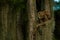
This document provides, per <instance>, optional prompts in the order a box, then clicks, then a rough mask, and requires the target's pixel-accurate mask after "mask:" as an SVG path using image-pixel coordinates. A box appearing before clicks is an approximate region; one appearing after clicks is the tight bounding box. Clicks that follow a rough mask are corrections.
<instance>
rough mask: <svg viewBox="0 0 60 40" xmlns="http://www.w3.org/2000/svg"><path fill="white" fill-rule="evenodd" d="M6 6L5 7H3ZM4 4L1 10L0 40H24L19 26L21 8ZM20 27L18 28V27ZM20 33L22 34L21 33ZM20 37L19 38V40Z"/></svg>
mask: <svg viewBox="0 0 60 40" xmlns="http://www.w3.org/2000/svg"><path fill="white" fill-rule="evenodd" d="M3 5H4V6H3ZM15 7H16V6H14V5H13V6H9V4H2V6H1V8H0V10H1V12H0V19H1V20H0V26H1V27H0V40H22V39H23V38H22V32H21V30H19V28H20V25H18V21H19V16H20V15H19V14H20V7H19V8H18V7H16V8H15ZM17 25H18V26H17ZM19 31H20V33H19ZM18 37H19V38H18Z"/></svg>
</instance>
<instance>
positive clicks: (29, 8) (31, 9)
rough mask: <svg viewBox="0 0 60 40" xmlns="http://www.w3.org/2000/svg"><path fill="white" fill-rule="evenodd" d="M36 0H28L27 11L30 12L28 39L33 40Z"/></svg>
mask: <svg viewBox="0 0 60 40" xmlns="http://www.w3.org/2000/svg"><path fill="white" fill-rule="evenodd" d="M35 11H36V4H35V0H27V12H28V28H27V31H28V37H27V40H33V27H34V26H35Z"/></svg>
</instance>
